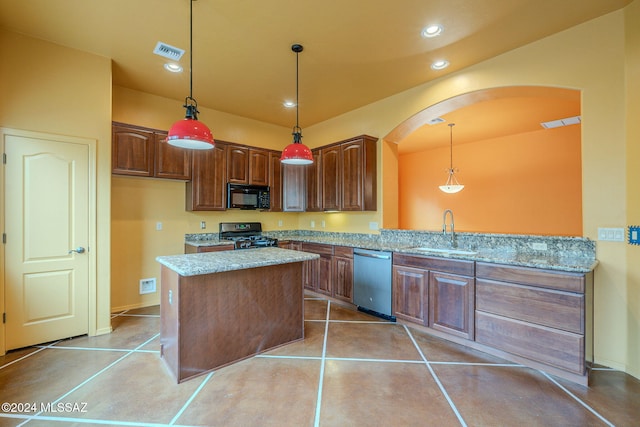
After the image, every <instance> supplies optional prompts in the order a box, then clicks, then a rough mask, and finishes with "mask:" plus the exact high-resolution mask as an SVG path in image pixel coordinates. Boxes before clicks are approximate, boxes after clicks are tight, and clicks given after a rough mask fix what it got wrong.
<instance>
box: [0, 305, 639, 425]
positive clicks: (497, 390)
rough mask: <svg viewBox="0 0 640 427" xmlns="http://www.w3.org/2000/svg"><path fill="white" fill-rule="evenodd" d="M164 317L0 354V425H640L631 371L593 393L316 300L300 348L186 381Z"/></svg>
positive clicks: (127, 315) (117, 317)
mask: <svg viewBox="0 0 640 427" xmlns="http://www.w3.org/2000/svg"><path fill="white" fill-rule="evenodd" d="M158 313H159V310H158V307H150V308H146V309H139V310H132V311H128V312H124V313H117V314H114V317H113V329H114V330H113V333H112V334H110V335H104V336H99V337H86V336H84V337H78V338H74V339H69V340H64V341H60V342H56V343H51V344H49V345H46V346H39V347H33V348H27V349H22V350H18V351H13V352H10V353H9V354H7V355H6V356H4V357H0V401H2V402H10V403H14V404H15V405H13V407H11V406H9V407H5V406H3V410H2V411H0V426H20V425H28V426H57V425H60V426H63V425H64V426H68V425H74V426H75V425H78V426H85V425H94V426H97V425H108V426H168V425H176V426H187V425H188V426H243V427H244V426H279V427H282V426H296V427H297V426H314V425H315V426H460V425H462V426H464V425H468V426H604V425H608V426H611V425H616V426H638V425H640V381H638V380H637V379H634V378H633V377H631V376H629V375H626V374H624V373H621V372H616V371H613V370H608V369H600V370H596V371H594V372H593V374H592V383H593V385H592V386H591V387H589V388H585V387H581V386H578V385H574V384H572V383H570V382H567V381H564V380H560V379H557V378H554V377H551V376H549V375H546V374H544V373H542V372H539V371H536V370H532V369H529V368H525V367H523V366H520V365H516V364H512V363H509V362H506V361H504V360H501V359H498V358H495V357H493V356H489V355H487V354H484V353H481V352H477V351H474V350H469V349H465V348H464V347H461V346H459V345H456V344H452V343H449V342H447V341H444V340H440V339H437V338H434V337H431V336H429V335H425V334H423V333H420V332H416V331H415V330H412V329H409V328H406V327H404V326H402V325H399V324H394V323H388V322H384V321H381V320H379V319H377V318H374V317H370V316H368V315H365V314H363V313H359V312H355V311H351V310H348V309H345V308H342V307H340V306H337V305H335V304H332V303H330V302H328V301H326V300H322V299H315V298H307V299H306V300H305V319H306V321H305V336H306V338H305V339H304V341H301V342H298V343H294V344H290V345H287V346H284V347H281V348H278V349H275V350H273V351H271V352H268V353H266V354H263V355H260V356H257V357H253V358H251V359H248V360H245V361H242V362H239V363H236V364H234V365H231V366H228V367H226V368H223V369H219V370H217V371H215V372H213V373H210V374H207V375H203V376H201V377H198V378H195V379H192V380H190V381H187V382H185V383H183V384H180V385H177V384H176V383H175V382H174V380H173V378H172V377H171V376H170V374H169V373H168V371H167V370H166V369H165V367H164V365H163V363H162V361H161V360H160V357H159V346H160V345H159V338H158V335H159V334H158V332H159V329H160V319H159V315H158ZM26 403H28V404H29V405H27V406H25V405H22V404H26ZM18 405H22V406H20V407H19V406H18ZM18 409H21V410H22V412H16V411H17V410H18Z"/></svg>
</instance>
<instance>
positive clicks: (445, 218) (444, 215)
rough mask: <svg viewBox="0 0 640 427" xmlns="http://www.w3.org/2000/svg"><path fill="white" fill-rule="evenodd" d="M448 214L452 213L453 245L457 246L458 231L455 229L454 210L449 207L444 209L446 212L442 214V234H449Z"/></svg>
mask: <svg viewBox="0 0 640 427" xmlns="http://www.w3.org/2000/svg"><path fill="white" fill-rule="evenodd" d="M447 214H451V228H450V230H451V247H452V248H453V247H455V245H456V242H455V238H456V232H455V229H454V221H453V211H452V210H451V209H447V210H445V211H444V214H443V215H442V234H443V235H445V236H446V235H447Z"/></svg>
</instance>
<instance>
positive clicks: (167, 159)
mask: <svg viewBox="0 0 640 427" xmlns="http://www.w3.org/2000/svg"><path fill="white" fill-rule="evenodd" d="M154 137H155V140H156V141H155V156H154V157H155V165H154V174H153V175H154V176H155V177H156V178H167V179H180V180H185V181H188V180H190V179H191V151H192V150H186V149H184V148H180V147H174V146H173V145H170V144H169V143H168V142H167V132H161V133H160V132H156V133H154Z"/></svg>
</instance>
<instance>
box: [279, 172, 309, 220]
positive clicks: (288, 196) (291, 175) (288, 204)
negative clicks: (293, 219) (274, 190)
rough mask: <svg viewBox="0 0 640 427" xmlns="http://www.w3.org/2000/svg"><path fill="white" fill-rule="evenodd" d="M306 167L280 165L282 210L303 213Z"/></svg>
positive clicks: (305, 197) (305, 199) (305, 198)
mask: <svg viewBox="0 0 640 427" xmlns="http://www.w3.org/2000/svg"><path fill="white" fill-rule="evenodd" d="M306 167H307V166H306V165H287V164H284V165H282V210H284V211H285V212H304V210H305V203H306V201H307V196H306V191H305V189H306V183H305V181H306V180H305V178H306V170H305V168H306Z"/></svg>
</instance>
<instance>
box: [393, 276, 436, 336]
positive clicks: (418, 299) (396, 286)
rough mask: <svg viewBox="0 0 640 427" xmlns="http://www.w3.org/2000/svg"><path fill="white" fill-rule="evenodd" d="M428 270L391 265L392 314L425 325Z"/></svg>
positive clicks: (426, 318) (427, 299)
mask: <svg viewBox="0 0 640 427" xmlns="http://www.w3.org/2000/svg"><path fill="white" fill-rule="evenodd" d="M428 286H429V272H428V271H427V270H422V269H419V268H413V267H404V266H397V265H394V266H393V304H392V306H393V315H394V316H396V318H398V319H403V320H406V321H408V322H413V323H417V324H420V325H423V326H427V324H428V322H429V317H428V307H429V304H428V302H429V294H428V292H427V291H428Z"/></svg>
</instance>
